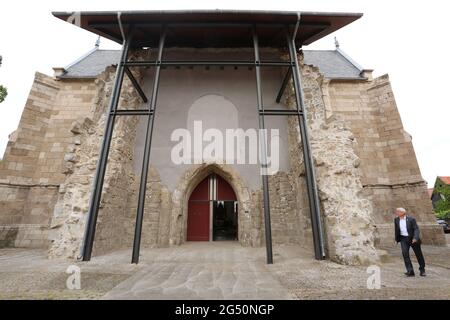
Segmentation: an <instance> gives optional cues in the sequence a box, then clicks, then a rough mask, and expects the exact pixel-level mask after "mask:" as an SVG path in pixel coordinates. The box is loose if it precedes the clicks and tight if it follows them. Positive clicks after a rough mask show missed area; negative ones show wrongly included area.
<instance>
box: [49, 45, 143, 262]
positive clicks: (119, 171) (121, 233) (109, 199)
mask: <svg viewBox="0 0 450 320" xmlns="http://www.w3.org/2000/svg"><path fill="white" fill-rule="evenodd" d="M137 54H138V53H134V55H137ZM135 76H136V78H137V79H140V78H141V75H140V74H135ZM114 78H115V68H114V67H108V68H107V69H106V70H105V71H104V72H103V73H102V74H101V75H100V76H99V77H98V78H97V79H96V80H95V85H96V92H97V95H96V97H95V99H94V103H93V105H92V106H91V107H92V108H93V109H92V113H91V116H90V117H89V116H88V117H86V116H85V117H82V118H79V119H78V120H77V121H75V122H74V123H72V126H71V133H72V137H71V141H72V142H71V144H70V145H69V147H68V149H67V153H66V154H65V156H64V165H63V173H64V174H65V175H66V178H65V181H64V183H63V184H61V186H60V189H59V197H58V202H57V204H56V206H55V210H54V214H53V218H52V223H51V234H50V240H51V242H52V243H51V246H50V250H49V256H50V257H56V256H64V257H70V258H74V257H76V256H77V254H78V252H79V249H80V244H81V242H82V237H83V235H84V227H85V222H86V215H87V212H88V207H89V199H90V194H91V191H92V190H91V187H92V183H93V177H94V174H95V168H96V165H97V161H98V155H99V149H100V146H101V142H102V139H103V133H104V128H105V121H106V112H105V111H106V110H107V108H108V103H109V100H110V95H111V90H112V84H113V82H114ZM140 104H141V100H140V98H139V96H138V95H137V93H136V91H135V89H134V87H133V86H132V84H131V82H130V81H129V80H128V79H127V78H124V82H123V86H122V91H121V98H120V101H119V109H136V108H138V107H139V106H140ZM136 125H137V117H136V116H123V117H117V118H116V121H115V126H114V133H113V137H112V142H111V147H110V152H109V157H108V165H107V170H106V174H105V180H104V184H103V190H102V199H101V203H100V210H99V215H98V221H97V230H96V238H95V242H94V254H97V255H98V254H103V253H106V252H109V251H112V250H115V249H120V248H123V247H124V246H126V245H127V244H130V243H131V241H132V239H130V237H129V236H130V235H129V232H127V230H129V227H128V228H127V226H130V225H131V217H130V216H129V215H128V210H127V208H128V198H129V196H130V194H131V192H132V185H133V181H134V175H133V171H132V157H133V146H134V139H135V131H136Z"/></svg>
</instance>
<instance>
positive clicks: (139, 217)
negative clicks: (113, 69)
mask: <svg viewBox="0 0 450 320" xmlns="http://www.w3.org/2000/svg"><path fill="white" fill-rule="evenodd" d="M165 38H166V28H165V27H163V29H162V32H161V36H160V39H159V46H158V58H157V61H156V67H155V76H154V80H153V91H152V96H151V99H150V106H149V111H150V115H149V116H148V122H147V130H146V136H145V147H144V159H143V162H142V171H141V182H140V186H139V200H138V208H137V213H136V226H135V230H134V242H133V256H132V259H131V262H132V263H138V262H139V251H140V247H141V233H142V221H143V218H144V206H145V193H146V191H147V176H148V166H149V161H150V150H151V145H152V134H153V123H154V121H155V110H156V100H157V96H158V89H159V75H160V72H161V59H162V53H163V49H164V41H165Z"/></svg>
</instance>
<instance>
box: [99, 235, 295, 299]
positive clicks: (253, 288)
mask: <svg viewBox="0 0 450 320" xmlns="http://www.w3.org/2000/svg"><path fill="white" fill-rule="evenodd" d="M162 251H163V252H164V254H158V252H157V250H153V251H147V252H144V253H143V255H142V257H141V260H142V261H145V264H146V266H145V267H144V268H143V269H142V270H140V271H139V272H138V273H136V274H135V275H133V276H132V277H130V278H129V279H127V280H126V281H124V282H122V283H121V284H120V285H118V286H117V287H115V288H114V289H113V290H111V291H110V292H108V293H107V294H106V295H105V296H104V297H103V299H169V300H178V299H198V300H202V299H291V298H292V296H291V295H290V294H289V291H288V290H287V289H286V288H285V287H284V286H282V285H281V283H280V282H279V280H278V279H277V278H276V277H275V276H274V275H273V274H272V273H271V271H270V270H269V269H268V268H267V266H266V264H265V256H264V255H263V254H264V250H261V248H250V250H249V248H243V247H241V246H240V245H239V244H236V243H232V242H223V243H220V244H218V243H187V244H185V245H183V246H182V247H177V248H168V249H165V250H162ZM150 261H152V262H150Z"/></svg>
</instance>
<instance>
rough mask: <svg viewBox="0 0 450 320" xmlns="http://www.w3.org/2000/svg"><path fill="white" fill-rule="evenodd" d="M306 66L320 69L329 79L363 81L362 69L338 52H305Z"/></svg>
mask: <svg viewBox="0 0 450 320" xmlns="http://www.w3.org/2000/svg"><path fill="white" fill-rule="evenodd" d="M303 55H304V62H305V64H312V65H314V66H315V67H318V68H319V70H320V72H322V74H323V75H324V76H325V77H326V78H329V79H363V78H362V77H361V75H360V74H361V71H362V70H361V69H360V67H359V66H358V65H355V63H354V62H353V61H351V60H349V59H348V58H347V57H345V55H344V54H343V53H341V52H340V51H338V50H303Z"/></svg>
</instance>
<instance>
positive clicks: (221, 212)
mask: <svg viewBox="0 0 450 320" xmlns="http://www.w3.org/2000/svg"><path fill="white" fill-rule="evenodd" d="M237 206H238V203H237V198H236V194H235V193H234V190H233V188H232V187H231V186H230V184H229V183H228V182H226V181H225V179H223V178H222V177H221V176H219V175H217V174H214V173H213V174H210V175H209V176H207V177H206V178H205V179H203V180H202V181H201V182H200V183H199V184H198V185H197V186H196V187H195V189H194V191H192V193H191V196H190V198H189V202H188V220H187V237H186V240H187V241H220V240H237V238H238V217H237V212H238V207H237Z"/></svg>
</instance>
